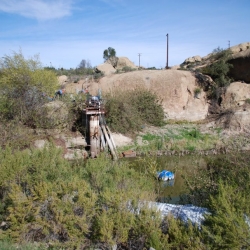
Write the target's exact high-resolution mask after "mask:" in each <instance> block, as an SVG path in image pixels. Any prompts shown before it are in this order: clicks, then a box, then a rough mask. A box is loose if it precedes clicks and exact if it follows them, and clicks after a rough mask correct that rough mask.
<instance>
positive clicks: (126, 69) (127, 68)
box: [122, 66, 136, 72]
mask: <svg viewBox="0 0 250 250" xmlns="http://www.w3.org/2000/svg"><path fill="white" fill-rule="evenodd" d="M135 70H136V69H135V68H131V67H129V66H124V67H123V68H122V71H123V72H131V71H135Z"/></svg>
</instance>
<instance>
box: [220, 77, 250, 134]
mask: <svg viewBox="0 0 250 250" xmlns="http://www.w3.org/2000/svg"><path fill="white" fill-rule="evenodd" d="M249 101H250V85H249V84H246V83H242V82H234V83H231V85H230V86H229V87H228V88H227V89H226V92H225V94H224V95H223V96H222V102H221V107H222V110H224V111H223V112H222V114H221V115H220V116H219V119H217V120H216V126H218V127H222V128H224V129H228V130H230V131H233V132H248V133H249V132H250V104H249Z"/></svg>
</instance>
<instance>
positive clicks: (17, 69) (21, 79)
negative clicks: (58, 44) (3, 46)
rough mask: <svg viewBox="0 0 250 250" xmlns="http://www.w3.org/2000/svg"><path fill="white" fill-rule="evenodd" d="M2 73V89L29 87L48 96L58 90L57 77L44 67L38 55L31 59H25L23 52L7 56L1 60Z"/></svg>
mask: <svg viewBox="0 0 250 250" xmlns="http://www.w3.org/2000/svg"><path fill="white" fill-rule="evenodd" d="M0 71H1V74H0V88H14V89H15V88H20V87H21V86H25V85H29V86H35V87H36V88H37V89H38V90H39V91H42V92H45V93H47V94H53V93H54V91H55V89H56V88H57V78H56V75H55V74H54V72H53V71H51V70H45V69H44V68H43V67H42V64H41V62H40V61H39V57H38V56H37V55H36V56H34V58H30V59H25V58H24V56H23V54H22V52H21V51H19V52H18V53H17V52H13V55H11V56H8V55H5V56H4V57H3V58H2V59H1V60H0Z"/></svg>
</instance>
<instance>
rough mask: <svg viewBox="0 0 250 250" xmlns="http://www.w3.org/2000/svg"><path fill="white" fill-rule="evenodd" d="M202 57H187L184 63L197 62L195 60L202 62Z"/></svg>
mask: <svg viewBox="0 0 250 250" xmlns="http://www.w3.org/2000/svg"><path fill="white" fill-rule="evenodd" d="M201 60H202V59H201V57H200V56H192V57H189V58H187V59H186V60H185V61H184V64H190V63H195V62H201Z"/></svg>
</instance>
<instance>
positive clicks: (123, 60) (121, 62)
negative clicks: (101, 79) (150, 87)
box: [116, 57, 137, 69]
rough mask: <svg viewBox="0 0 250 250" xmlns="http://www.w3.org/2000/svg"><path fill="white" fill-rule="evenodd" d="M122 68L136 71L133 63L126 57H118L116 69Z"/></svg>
mask: <svg viewBox="0 0 250 250" xmlns="http://www.w3.org/2000/svg"><path fill="white" fill-rule="evenodd" d="M124 67H130V68H132V69H137V67H136V66H135V65H134V63H133V62H131V61H130V60H129V59H128V58H127V57H118V62H117V66H116V68H117V69H123V68H124Z"/></svg>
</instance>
